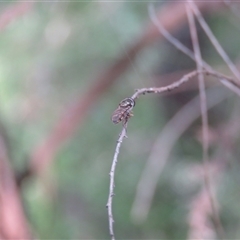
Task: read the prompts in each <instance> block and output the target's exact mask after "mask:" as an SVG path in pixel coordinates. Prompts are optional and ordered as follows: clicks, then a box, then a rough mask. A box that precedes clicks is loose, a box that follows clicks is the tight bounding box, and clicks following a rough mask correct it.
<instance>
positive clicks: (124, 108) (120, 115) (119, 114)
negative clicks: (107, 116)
mask: <svg viewBox="0 0 240 240" xmlns="http://www.w3.org/2000/svg"><path fill="white" fill-rule="evenodd" d="M134 106H135V101H134V100H133V99H132V98H125V99H123V100H122V101H121V102H120V103H119V106H118V107H117V109H116V110H115V111H114V112H113V114H112V121H113V123H115V124H117V123H120V122H122V123H123V125H125V124H126V123H127V121H128V119H129V118H130V117H132V116H133V113H132V111H131V110H132V109H133V107H134Z"/></svg>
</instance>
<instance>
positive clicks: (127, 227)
mask: <svg viewBox="0 0 240 240" xmlns="http://www.w3.org/2000/svg"><path fill="white" fill-rule="evenodd" d="M13 4H14V3H11V2H8V3H1V4H0V9H1V11H2V12H3V11H4V9H6V8H7V7H9V6H11V5H13ZM163 4H164V3H162V4H160V5H159V6H158V7H160V8H161V5H163ZM165 4H168V3H167V1H166V3H165ZM156 8H157V6H156ZM169 14H171V13H169ZM206 19H207V21H208V23H209V24H210V26H211V28H212V29H213V31H214V33H215V34H216V36H217V38H218V39H219V41H220V42H221V44H222V46H223V47H224V49H225V50H226V51H227V53H228V54H229V55H230V56H231V57H232V59H233V60H235V61H237V60H239V41H240V34H239V29H237V26H236V25H237V24H238V25H239V21H240V20H239V19H237V18H236V17H235V16H234V15H233V14H232V12H231V11H229V9H228V8H224V9H222V11H220V12H216V11H215V12H214V13H213V14H209V15H207V16H206ZM148 21H149V15H148V2H130V1H125V2H124V1H120V2H101V1H88V2H80V1H79V2H70V1H69V2H68V1H66V2H60V1H59V2H58V1H55V2H46V3H43V2H42V3H41V2H38V3H35V4H34V5H33V6H32V9H31V10H30V11H28V12H27V13H26V14H24V15H23V16H22V17H19V18H18V19H16V20H15V21H13V22H12V23H11V24H9V25H8V26H7V27H6V28H5V29H4V30H2V32H1V37H0V49H1V54H0V91H1V94H0V102H1V107H0V114H1V115H0V119H1V122H2V132H5V133H6V135H7V136H8V143H9V149H10V157H11V161H12V165H13V168H14V170H15V171H16V172H21V171H23V170H24V168H26V165H27V164H28V162H29V158H30V154H31V153H32V151H33V149H34V148H35V147H36V146H37V145H38V144H39V143H40V142H41V141H42V140H43V139H45V137H46V136H48V134H49V133H50V132H51V130H52V129H53V128H54V126H55V124H56V122H58V119H59V118H61V117H62V114H63V113H64V112H65V109H67V108H68V107H70V106H71V104H72V103H73V102H75V101H76V100H77V99H78V98H79V97H81V96H83V95H84V94H85V93H86V92H87V90H88V89H89V88H90V87H91V86H92V85H93V84H94V79H95V78H96V76H97V75H98V74H99V72H101V71H103V70H104V69H106V68H107V67H108V66H109V64H110V63H112V62H114V61H116V60H117V59H118V57H119V56H121V55H124V54H125V53H126V51H127V48H128V46H129V45H130V44H133V43H134V42H135V41H136V39H138V38H139V36H140V35H141V33H142V32H143V29H144V28H145V26H146V23H147V22H148ZM235 23H236V24H235ZM199 32H200V42H201V44H202V45H201V49H202V52H203V56H204V58H205V59H206V61H208V62H209V63H211V64H212V65H213V66H216V68H218V69H221V70H222V71H223V72H226V73H229V72H227V67H226V66H225V65H224V63H223V62H222V61H221V60H220V58H219V57H218V55H217V54H216V52H215V51H214V49H213V47H212V46H210V43H209V40H207V38H206V37H205V35H204V33H203V32H201V31H200V30H199ZM175 36H177V37H178V38H179V39H180V40H181V41H182V42H184V43H185V44H186V45H188V47H191V41H190V37H189V32H188V28H187V26H185V27H183V28H182V29H179V32H178V33H175ZM184 59H186V61H185V60H184ZM194 68H195V66H194V63H192V62H191V61H189V60H187V58H185V57H184V56H183V55H181V54H180V53H179V52H178V51H177V50H175V49H174V47H172V46H171V45H170V44H169V43H167V42H165V41H161V42H156V43H154V44H151V45H150V46H148V47H147V48H144V49H143V50H142V51H141V53H140V54H138V55H137V58H136V60H135V61H132V64H131V65H130V68H129V69H128V70H127V71H126V72H124V73H123V74H122V75H121V77H120V78H119V79H118V81H116V82H115V83H114V85H113V86H112V87H111V88H109V89H108V90H107V92H106V93H105V94H104V96H103V97H101V98H100V99H99V101H97V102H96V103H95V105H94V107H93V108H91V109H90V111H89V113H88V114H87V116H86V117H85V118H84V122H83V123H82V124H81V126H80V127H79V128H78V129H77V130H76V131H75V132H74V134H73V135H72V137H71V138H70V139H69V140H68V141H67V142H65V143H64V145H63V146H62V147H61V149H60V150H59V151H58V152H57V155H56V156H55V158H54V163H53V165H52V167H51V169H50V175H51V179H52V183H51V184H52V185H51V186H50V189H52V190H46V189H45V188H44V186H43V185H42V184H41V183H40V182H39V179H38V178H35V177H31V178H28V179H26V180H24V182H23V185H22V189H21V190H22V198H23V204H24V209H25V212H26V215H27V218H28V220H29V223H30V226H31V229H32V231H33V233H34V235H35V236H37V237H38V238H39V239H109V232H108V218H107V209H106V207H105V205H106V202H107V197H108V190H109V171H110V167H111V162H112V158H113V154H114V151H115V146H116V140H117V138H118V134H119V132H120V131H121V124H119V125H114V124H112V122H111V114H112V112H113V110H114V109H115V108H116V107H117V105H118V103H119V101H121V100H122V99H123V98H125V97H128V96H131V95H132V94H133V92H134V90H135V89H137V88H142V87H150V86H154V85H156V84H158V83H156V81H154V80H153V76H154V77H156V76H161V75H163V74H166V73H172V72H179V71H181V70H184V69H187V70H189V69H194ZM159 79H161V78H160V77H159ZM159 81H160V80H159ZM214 88H216V89H219V91H220V92H221V93H222V92H224V93H225V90H223V89H222V87H219V86H214ZM226 91H228V90H226ZM196 94H197V88H196V87H195V89H194V90H192V91H187V92H181V93H179V94H176V95H175V94H173V95H169V96H166V97H164V96H163V97H160V96H156V95H147V96H143V97H141V98H140V99H139V100H138V101H137V104H136V107H135V109H134V117H133V118H132V119H131V120H130V123H129V125H128V138H127V139H125V141H124V143H123V145H122V148H121V151H120V156H119V162H118V164H117V170H116V188H115V193H116V196H115V197H114V199H113V212H114V219H115V225H114V227H115V233H116V237H117V239H186V238H187V235H188V231H189V226H188V213H189V211H190V210H189V208H190V203H191V199H192V198H194V196H195V195H196V194H197V193H198V191H199V189H200V185H199V182H197V183H195V182H194V181H193V180H191V177H189V175H191V174H193V173H192V172H191V171H193V170H191V166H192V165H193V164H198V163H201V161H202V150H201V149H202V148H201V143H200V142H199V140H198V139H197V136H196V135H197V134H196V131H197V130H199V128H200V122H201V121H200V119H198V121H197V122H195V123H194V125H192V126H191V128H189V129H188V130H187V132H186V133H184V135H183V136H182V137H181V138H180V141H178V142H177V144H176V145H175V147H174V149H173V151H172V153H171V155H170V158H169V159H168V163H167V166H166V168H165V169H164V171H163V173H162V174H161V176H160V180H159V182H158V185H157V189H156V192H155V194H154V199H153V203H152V205H151V208H150V213H149V215H148V217H147V219H146V220H145V221H144V222H143V223H140V224H137V223H136V222H134V221H133V218H132V217H131V208H132V204H133V201H134V197H135V194H136V187H137V184H138V181H139V179H140V177H141V174H142V171H143V169H144V166H145V162H146V160H147V159H148V157H149V155H150V153H151V149H152V146H153V144H154V143H155V141H156V139H157V137H158V135H159V134H160V132H161V129H162V128H163V127H164V126H165V124H166V123H167V122H168V121H169V119H170V118H171V117H172V116H173V115H174V114H175V113H176V112H177V111H178V109H180V108H181V107H182V106H183V105H184V104H185V103H187V102H188V101H190V99H192V98H193V97H194V96H196ZM210 97H211V96H210ZM238 107H239V100H238V99H237V98H236V96H233V95H230V96H229V97H228V99H227V100H225V101H224V102H223V103H221V104H220V105H218V106H217V107H216V108H214V109H213V110H211V111H210V113H209V114H210V126H211V128H213V129H219V128H220V129H221V126H222V125H223V124H225V125H227V124H230V123H229V119H231V118H232V115H233V112H234V114H235V115H238V116H239V110H236V109H239V108H238ZM235 115H234V116H235ZM186 117H187V116H186ZM238 142H239V138H238V136H237V137H236V139H234V143H233V145H234V146H233V148H232V149H231V153H229V154H228V155H227V156H228V159H229V161H230V160H231V164H230V166H228V167H227V168H226V169H225V170H224V173H221V180H220V183H219V184H218V192H217V193H218V194H217V195H218V202H219V209H220V217H221V221H222V223H223V226H224V229H225V233H226V237H227V238H228V239H237V238H240V232H239V225H240V208H239V192H240V189H239V183H240V176H239V170H240V166H239V157H238V152H239V150H238V149H237V143H238ZM219 147H220V145H219V142H218V141H217V142H215V143H214V144H213V145H212V146H211V149H210V150H211V152H210V156H213V155H214V154H215V153H216V152H217V151H218V150H219ZM189 181H190V182H189ZM191 181H193V182H191Z"/></svg>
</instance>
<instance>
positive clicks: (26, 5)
mask: <svg viewBox="0 0 240 240" xmlns="http://www.w3.org/2000/svg"><path fill="white" fill-rule="evenodd" d="M32 5H33V2H26V1H25V2H24V1H19V2H18V3H16V4H14V5H12V6H10V7H8V8H7V9H5V10H4V12H3V13H1V14H0V15H1V16H0V31H1V30H3V29H4V28H5V27H6V26H7V25H8V24H10V23H11V22H12V21H14V20H15V19H17V18H18V17H21V16H22V15H24V14H25V13H26V12H28V11H29V10H30V9H31V7H32Z"/></svg>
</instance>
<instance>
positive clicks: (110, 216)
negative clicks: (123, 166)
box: [106, 122, 127, 240]
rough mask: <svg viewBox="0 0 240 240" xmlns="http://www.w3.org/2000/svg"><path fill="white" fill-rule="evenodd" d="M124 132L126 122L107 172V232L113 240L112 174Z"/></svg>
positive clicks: (124, 135) (113, 173)
mask: <svg viewBox="0 0 240 240" xmlns="http://www.w3.org/2000/svg"><path fill="white" fill-rule="evenodd" d="M126 132H127V122H126V123H125V124H124V125H123V128H122V131H121V133H120V135H119V138H118V140H117V146H116V149H115V153H114V157H113V161H112V166H111V170H110V173H109V175H110V186H109V195H108V201H107V205H106V207H107V209H108V221H109V233H110V236H111V239H112V240H115V235H114V230H113V223H114V219H113V212H112V200H113V196H114V187H115V184H114V176H115V170H116V165H117V161H118V155H119V150H120V147H121V144H122V142H123V139H124V137H126V136H127V135H126Z"/></svg>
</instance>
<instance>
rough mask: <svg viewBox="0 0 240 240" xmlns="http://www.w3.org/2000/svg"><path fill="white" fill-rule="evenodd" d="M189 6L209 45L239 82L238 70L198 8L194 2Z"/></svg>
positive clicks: (239, 74)
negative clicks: (210, 44) (209, 42)
mask: <svg viewBox="0 0 240 240" xmlns="http://www.w3.org/2000/svg"><path fill="white" fill-rule="evenodd" d="M190 6H191V8H192V10H193V12H194V14H195V16H196V18H197V20H198V22H199V24H200V25H201V27H202V29H203V30H204V32H205V33H206V34H207V36H208V38H209V40H210V41H211V43H212V44H213V46H214V47H215V49H216V50H217V52H218V53H219V55H220V56H221V57H222V59H223V60H224V62H225V63H226V64H227V66H228V67H229V69H230V70H231V71H232V73H233V74H234V75H235V77H236V78H237V79H238V81H240V72H239V71H238V69H237V68H236V66H235V65H234V63H233V62H232V61H231V59H230V58H229V57H228V55H227V54H226V52H225V51H224V50H223V48H222V46H221V45H220V43H219V42H218V40H217V38H216V37H215V36H214V34H213V32H212V31H211V29H210V28H209V26H208V24H207V23H206V21H205V20H204V18H203V16H202V14H201V12H200V11H199V9H198V7H197V6H196V4H195V3H194V2H191V4H190Z"/></svg>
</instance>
